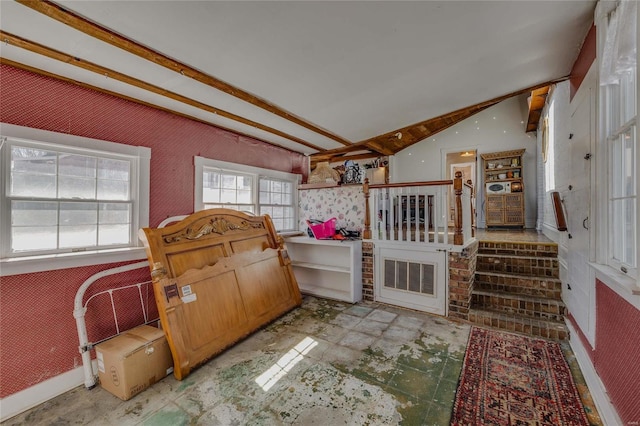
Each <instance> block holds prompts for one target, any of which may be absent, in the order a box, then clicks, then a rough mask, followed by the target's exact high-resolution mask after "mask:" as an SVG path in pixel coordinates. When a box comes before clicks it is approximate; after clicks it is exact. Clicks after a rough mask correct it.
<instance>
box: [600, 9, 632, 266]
mask: <svg viewBox="0 0 640 426" xmlns="http://www.w3.org/2000/svg"><path fill="white" fill-rule="evenodd" d="M635 3H636V2H632V1H629V2H627V1H623V2H621V3H620V5H619V6H618V7H617V8H616V9H615V10H613V11H611V12H610V13H609V14H607V15H606V16H605V17H604V18H602V22H600V24H599V25H600V26H601V28H599V31H601V32H602V34H603V36H602V37H603V38H602V39H601V41H600V43H599V46H600V50H599V52H598V53H599V56H600V58H601V61H600V85H601V89H600V122H601V123H602V126H601V130H602V132H601V135H600V136H601V139H600V143H601V144H602V150H601V152H602V154H604V155H606V156H607V164H606V168H607V170H608V185H606V186H605V188H604V189H603V190H602V191H601V193H600V194H599V195H601V196H602V198H603V199H606V200H607V209H606V211H605V212H604V214H605V215H606V219H607V220H606V223H607V231H608V232H607V238H608V241H607V243H608V245H607V247H608V249H607V251H606V257H607V259H606V263H608V264H609V265H610V266H612V267H614V268H616V269H617V270H620V271H622V272H624V273H626V274H628V275H629V276H631V277H637V264H638V252H637V232H638V193H637V180H638V172H637V164H638V149H637V146H638V140H637V131H636V125H637V106H636V103H637V89H636V81H637V66H636V65H637V49H636V31H635V29H636V24H635V21H636V14H637V12H636V7H637V6H636V4H635ZM603 29H604V30H606V31H603Z"/></svg>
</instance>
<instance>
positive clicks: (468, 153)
mask: <svg viewBox="0 0 640 426" xmlns="http://www.w3.org/2000/svg"><path fill="white" fill-rule="evenodd" d="M472 156H473V152H470V151H465V152H463V153H462V154H460V157H472Z"/></svg>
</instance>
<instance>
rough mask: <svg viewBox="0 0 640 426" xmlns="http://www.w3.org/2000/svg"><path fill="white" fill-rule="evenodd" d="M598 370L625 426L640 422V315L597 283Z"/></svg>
mask: <svg viewBox="0 0 640 426" xmlns="http://www.w3.org/2000/svg"><path fill="white" fill-rule="evenodd" d="M596 305H597V308H596V352H595V363H594V364H595V367H596V371H597V372H598V375H599V376H600V379H602V383H604V385H605V387H606V388H607V392H608V394H609V397H610V398H611V401H612V402H613V405H614V407H616V410H617V411H618V415H619V416H620V418H621V419H622V422H623V423H624V424H629V425H630V424H638V422H640V346H639V343H640V311H639V310H638V309H636V308H635V307H634V306H633V305H631V304H630V303H628V302H627V301H626V300H624V299H622V298H621V297H620V296H618V294H617V293H616V292H615V291H613V290H611V289H610V288H609V287H608V286H607V285H606V284H604V283H603V282H602V281H600V280H596Z"/></svg>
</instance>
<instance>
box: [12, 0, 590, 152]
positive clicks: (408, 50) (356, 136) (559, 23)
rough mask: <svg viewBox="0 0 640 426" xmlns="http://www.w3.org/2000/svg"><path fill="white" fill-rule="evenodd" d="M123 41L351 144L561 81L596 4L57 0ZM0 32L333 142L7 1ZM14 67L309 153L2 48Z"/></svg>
mask: <svg viewBox="0 0 640 426" xmlns="http://www.w3.org/2000/svg"><path fill="white" fill-rule="evenodd" d="M56 3H57V4H59V5H61V6H63V7H65V8H67V9H69V10H71V11H73V12H75V13H77V14H79V15H82V16H84V17H86V18H87V19H89V20H91V21H93V22H96V23H98V24H100V25H101V26H103V27H106V28H108V29H110V30H112V31H114V32H116V33H119V34H120V35H123V36H124V37H126V38H128V39H131V40H134V41H136V42H138V43H140V44H142V45H145V46H147V47H150V48H152V49H153V50H155V51H158V52H160V53H162V54H164V55H166V56H168V57H171V58H174V59H176V60H178V61H179V62H182V63H185V64H188V65H190V66H191V67H193V68H196V69H198V70H200V71H202V72H204V73H206V74H208V75H211V76H214V77H216V78H218V79H220V80H223V81H225V82H227V83H230V84H232V85H234V86H236V87H238V88H240V89H243V90H244V91H246V92H249V93H251V94H254V95H256V96H258V97H260V98H262V99H264V100H266V101H268V102H270V103H272V104H274V105H277V106H278V107H280V108H282V109H284V110H286V111H288V112H290V113H292V114H293V115H296V116H298V117H301V118H302V119H304V120H306V121H308V122H311V123H313V124H315V125H316V126H318V127H320V128H323V129H326V130H328V131H329V132H331V133H333V134H336V135H338V136H341V137H343V138H345V139H347V140H349V141H350V142H358V141H361V140H364V139H368V138H371V137H374V136H377V135H380V134H383V133H387V132H390V131H393V130H395V129H399V128H402V127H404V126H407V125H410V124H413V123H417V122H419V121H423V120H426V119H429V118H433V117H436V116H438V115H442V114H445V113H448V112H451V111H454V110H457V109H460V108H464V107H467V106H470V105H473V104H476V103H479V102H482V101H486V100H489V99H492V98H496V97H499V96H502V95H505V94H508V93H511V92H514V91H517V90H520V89H523V88H526V87H531V86H533V85H535V84H538V83H543V82H546V81H550V80H554V79H557V78H561V77H564V76H567V75H568V74H569V72H570V71H571V67H572V65H573V63H574V61H575V59H576V57H577V54H578V52H579V50H580V47H581V45H582V41H583V40H584V37H585V36H586V34H587V31H588V30H589V27H590V26H591V23H592V21H593V11H594V8H595V4H596V1H595V0H593V1H578V0H568V1H562V0H555V1H540V0H537V1H513V0H510V1H481V0H478V1H411V2H404V1H353V2H352V1H319V2H315V1H175V0H174V1H150V0H149V1H97V0H96V1H57V2H56ZM0 28H1V29H2V31H5V32H7V33H10V34H13V35H17V36H20V37H22V38H25V39H27V40H29V41H32V42H37V43H40V44H42V45H45V46H47V47H50V48H54V49H56V50H59V51H61V52H64V53H66V54H70V55H73V56H76V57H78V58H81V59H83V60H85V61H90V62H94V63H96V64H99V65H102V66H104V67H107V68H110V69H113V70H115V71H119V72H121V73H124V74H127V75H129V76H132V77H136V78H138V79H141V80H144V81H147V82H150V83H152V84H155V85H157V86H160V87H163V88H165V89H168V90H170V91H173V92H176V93H179V94H182V95H184V96H187V97H189V98H192V99H195V100H198V101H200V102H203V103H205V104H208V105H211V106H214V107H216V108H220V109H223V110H226V111H229V112H232V113H234V114H237V115H239V116H242V117H246V118H249V119H251V120H253V121H256V122H259V123H262V124H265V125H268V126H270V127H273V128H276V129H278V130H281V131H283V132H285V133H287V134H290V135H293V136H296V137H298V138H300V139H303V140H305V141H307V142H309V143H311V144H313V145H316V146H318V147H320V148H322V149H334V148H339V147H342V146H343V145H341V144H339V143H338V142H336V141H334V140H332V139H329V138H328V137H326V136H323V135H320V134H317V133H315V132H312V131H310V130H307V129H305V128H304V127H301V126H299V125H297V124H295V123H292V122H290V121H288V120H286V119H283V118H281V117H278V116H276V115H274V114H271V113H269V112H267V111H265V110H263V109H261V108H258V107H256V106H254V105H251V104H249V103H247V102H244V101H241V100H239V99H237V98H235V97H233V96H230V95H227V94H225V93H223V92H221V91H218V90H216V89H213V88H211V87H209V86H206V85H204V84H202V83H199V82H196V81H194V80H192V79H190V78H188V77H185V76H182V75H180V74H179V73H176V72H173V71H171V70H168V69H166V68H163V67H160V66H159V65H156V64H154V63H152V62H150V61H147V60H145V59H142V58H139V57H137V56H134V55H132V54H130V53H127V52H125V51H124V50H120V49H118V48H116V47H114V46H111V45H109V44H106V43H104V42H101V41H99V40H97V39H94V38H92V37H90V36H88V35H85V34H83V33H81V32H79V31H77V30H75V29H73V28H71V27H69V26H66V25H64V24H62V23H60V22H58V21H55V20H54V19H52V18H49V17H47V16H45V15H43V14H41V13H38V12H36V11H34V10H31V9H30V8H28V7H26V6H23V5H21V4H19V3H16V2H13V1H7V0H2V1H1V2H0ZM0 55H1V56H2V57H4V58H7V59H11V60H13V61H17V62H20V63H22V64H25V65H29V66H32V67H36V68H39V69H42V70H46V71H49V72H53V73H55V74H59V75H62V76H65V77H68V78H72V79H75V80H78V81H81V82H84V83H88V84H92V85H94V86H97V87H100V88H104V89H108V90H111V91H115V92H118V93H121V94H124V95H127V96H130V97H134V98H138V99H141V100H144V101H146V102H150V103H152V104H155V105H159V106H162V107H166V108H170V109H172V110H175V111H178V112H181V113H186V114H189V115H192V116H195V117H198V118H200V119H203V120H206V121H208V122H210V123H213V124H218V125H220V126H223V127H225V128H229V129H234V130H237V131H238V132H240V133H243V134H248V135H252V136H255V137H257V138H259V139H262V140H264V141H267V142H271V143H274V144H276V145H280V146H284V147H286V148H289V149H292V150H294V151H298V152H302V153H305V154H312V153H314V152H317V151H316V150H314V149H311V148H309V147H306V146H304V145H301V144H298V143H296V142H293V141H291V140H288V139H286V138H283V137H280V136H275V135H273V134H271V133H269V132H266V131H263V130H259V129H255V128H253V127H252V126H248V125H245V124H241V123H238V122H236V121H233V120H230V119H226V118H222V117H220V116H218V115H215V114H212V113H209V112H206V111H203V110H200V109H197V108H195V107H192V106H188V105H185V104H182V103H180V102H177V101H175V100H171V99H169V98H166V97H162V96H160V95H157V94H153V93H150V92H146V91H144V90H142V89H139V88H136V87H133V86H129V85H127V84H124V83H121V82H118V81H116V80H114V79H109V78H105V77H104V76H102V75H97V74H95V73H92V72H90V71H86V70H83V69H80V68H77V67H75V66H73V65H69V64H66V63H63V62H59V61H55V60H53V59H48V58H46V57H44V56H41V55H38V54H36V53H32V52H30V51H27V50H24V49H21V48H19V47H16V46H13V45H11V44H5V43H2V45H1V46H0Z"/></svg>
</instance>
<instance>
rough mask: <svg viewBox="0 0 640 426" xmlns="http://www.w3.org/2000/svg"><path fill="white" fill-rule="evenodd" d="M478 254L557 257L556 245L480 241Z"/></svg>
mask: <svg viewBox="0 0 640 426" xmlns="http://www.w3.org/2000/svg"><path fill="white" fill-rule="evenodd" d="M478 253H481V254H505V255H510V256H529V257H557V256H558V244H556V243H518V242H505V241H500V242H497V241H480V242H479V244H478Z"/></svg>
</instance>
